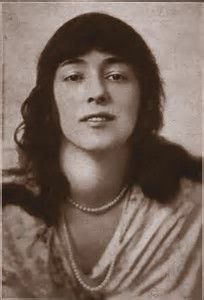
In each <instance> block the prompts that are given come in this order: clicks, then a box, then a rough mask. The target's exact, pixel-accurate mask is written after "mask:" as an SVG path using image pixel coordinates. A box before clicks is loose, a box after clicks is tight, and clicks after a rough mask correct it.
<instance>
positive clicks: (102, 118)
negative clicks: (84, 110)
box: [80, 112, 115, 123]
mask: <svg viewBox="0 0 204 300" xmlns="http://www.w3.org/2000/svg"><path fill="white" fill-rule="evenodd" d="M114 119H115V116H114V115H112V114H109V113H106V112H101V113H97V114H89V115H86V116H84V117H83V118H81V119H80V122H87V121H91V122H96V123H97V122H108V121H113V120H114Z"/></svg>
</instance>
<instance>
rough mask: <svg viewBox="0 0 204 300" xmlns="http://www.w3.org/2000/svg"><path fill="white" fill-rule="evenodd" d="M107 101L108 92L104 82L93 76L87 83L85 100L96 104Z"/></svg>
mask: <svg viewBox="0 0 204 300" xmlns="http://www.w3.org/2000/svg"><path fill="white" fill-rule="evenodd" d="M107 101H108V93H107V90H106V86H105V83H104V82H103V80H102V79H101V78H99V77H97V76H94V78H92V79H91V80H90V82H89V85H88V95H87V102H88V103H91V102H94V103H96V104H105V103H106V102H107Z"/></svg>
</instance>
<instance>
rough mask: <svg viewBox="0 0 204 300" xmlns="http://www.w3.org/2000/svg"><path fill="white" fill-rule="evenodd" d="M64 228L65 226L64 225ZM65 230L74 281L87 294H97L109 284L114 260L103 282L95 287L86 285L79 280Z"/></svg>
mask: <svg viewBox="0 0 204 300" xmlns="http://www.w3.org/2000/svg"><path fill="white" fill-rule="evenodd" d="M64 227H65V225H64ZM65 230H66V231H67V246H68V253H69V258H70V263H71V267H72V270H73V273H74V275H75V277H76V279H77V280H78V282H79V283H80V285H81V286H82V287H83V288H84V289H85V290H87V291H89V292H98V291H100V290H102V289H103V288H104V287H105V286H106V285H107V283H108V282H109V280H110V278H111V275H112V272H113V269H114V265H115V259H113V261H112V262H111V264H110V265H109V269H108V271H107V273H106V276H105V278H104V280H103V281H102V282H101V283H100V284H99V285H97V286H90V285H88V284H87V283H85V282H84V280H83V279H82V278H81V275H80V271H79V269H78V267H77V264H76V262H75V259H74V255H73V252H72V247H71V243H70V236H69V232H68V229H67V228H66V227H65Z"/></svg>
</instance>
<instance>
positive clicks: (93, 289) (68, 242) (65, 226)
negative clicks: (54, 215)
mask: <svg viewBox="0 0 204 300" xmlns="http://www.w3.org/2000/svg"><path fill="white" fill-rule="evenodd" d="M127 189H128V187H127V186H125V187H124V188H123V189H122V191H121V192H120V194H119V195H118V196H117V197H116V198H117V201H115V199H116V198H115V199H114V204H115V203H116V202H118V201H119V200H118V198H119V199H121V198H122V195H124V194H125V192H126V191H127ZM119 196H120V197H119ZM112 202H113V201H112ZM114 204H112V205H111V206H113V205H114ZM106 206H107V205H106ZM125 208H126V202H125V203H124V205H123V209H122V214H121V218H123V215H124V210H125ZM65 219H66V218H65ZM65 219H64V222H63V225H62V226H63V231H64V232H66V235H65V242H66V246H67V250H68V255H69V259H70V264H71V268H72V271H73V273H74V276H75V278H76V279H77V281H78V282H79V284H80V285H81V286H82V287H83V288H84V289H85V290H87V291H88V292H92V293H93V292H98V291H100V290H102V289H103V288H104V287H105V286H106V285H107V283H108V282H109V281H110V278H111V276H112V273H113V269H114V266H115V260H116V256H115V257H114V258H113V259H112V261H111V262H110V264H109V266H108V270H107V272H106V276H105V278H104V280H103V281H102V282H101V283H100V284H99V285H97V286H90V285H89V284H87V283H86V282H84V280H83V279H82V277H81V272H80V270H79V268H78V266H77V263H76V261H75V258H74V254H73V251H72V246H71V236H70V233H69V229H68V224H67V222H66V221H65ZM123 226H124V224H123V222H122V221H121V224H120V227H121V229H122V228H123ZM121 231H122V232H123V230H121ZM117 243H118V247H119V244H120V238H118V242H117Z"/></svg>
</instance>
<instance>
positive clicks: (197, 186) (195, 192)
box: [172, 178, 202, 215]
mask: <svg viewBox="0 0 204 300" xmlns="http://www.w3.org/2000/svg"><path fill="white" fill-rule="evenodd" d="M172 207H174V208H175V209H178V208H180V209H181V210H182V211H183V214H189V213H191V212H193V211H194V212H197V213H198V215H201V209H202V184H201V183H199V182H193V181H192V180H189V179H187V178H182V179H181V181H180V189H179V191H178V194H177V196H176V197H175V199H174V201H173V202H172Z"/></svg>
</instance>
